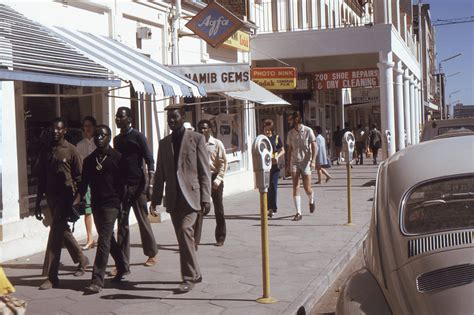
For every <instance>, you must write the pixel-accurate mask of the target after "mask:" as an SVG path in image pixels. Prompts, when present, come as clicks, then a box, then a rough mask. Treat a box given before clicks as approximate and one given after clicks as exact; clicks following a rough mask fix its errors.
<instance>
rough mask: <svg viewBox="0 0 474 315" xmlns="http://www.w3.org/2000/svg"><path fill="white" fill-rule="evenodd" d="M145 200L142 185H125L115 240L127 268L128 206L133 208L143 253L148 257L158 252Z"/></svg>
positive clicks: (128, 262) (128, 248)
mask: <svg viewBox="0 0 474 315" xmlns="http://www.w3.org/2000/svg"><path fill="white" fill-rule="evenodd" d="M146 202H147V200H146V196H145V194H144V187H143V185H134V186H127V187H126V191H125V198H124V200H123V201H122V214H121V215H120V216H119V220H118V235H117V242H118V244H119V246H120V248H121V249H122V253H123V256H124V259H125V265H126V267H127V269H128V268H129V264H130V225H129V214H130V208H133V212H134V213H135V217H136V218H137V223H138V228H139V230H140V237H141V240H142V247H143V253H144V254H145V255H146V256H148V257H155V256H156V255H157V254H158V246H157V245H156V241H155V236H154V235H153V231H152V229H151V224H150V220H149V219H148V211H147V204H146Z"/></svg>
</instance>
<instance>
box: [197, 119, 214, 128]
mask: <svg viewBox="0 0 474 315" xmlns="http://www.w3.org/2000/svg"><path fill="white" fill-rule="evenodd" d="M204 124H207V125H208V126H209V128H210V127H211V122H210V121H209V120H208V119H202V120H200V121H199V122H198V124H197V127H198V130H199V129H200V128H201V126H202V125H204Z"/></svg>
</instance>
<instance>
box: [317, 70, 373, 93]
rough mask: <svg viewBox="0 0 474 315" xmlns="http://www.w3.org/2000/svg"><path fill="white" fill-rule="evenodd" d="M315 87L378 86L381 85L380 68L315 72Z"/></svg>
mask: <svg viewBox="0 0 474 315" xmlns="http://www.w3.org/2000/svg"><path fill="white" fill-rule="evenodd" d="M313 80H314V89H315V90H329V89H342V88H358V87H376V86H378V85H379V70H378V69H376V68H375V69H355V70H340V71H323V72H315V73H313Z"/></svg>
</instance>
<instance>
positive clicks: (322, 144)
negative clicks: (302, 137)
mask: <svg viewBox="0 0 474 315" xmlns="http://www.w3.org/2000/svg"><path fill="white" fill-rule="evenodd" d="M314 130H315V131H316V144H317V147H318V150H317V151H318V153H317V154H316V170H317V172H318V181H317V182H316V184H321V177H322V174H324V176H326V183H327V182H329V180H330V179H331V178H332V176H331V175H329V172H328V171H327V170H326V168H329V167H331V160H330V159H329V157H328V154H327V151H326V140H325V139H324V137H323V135H322V132H323V128H321V126H316V127H315V128H314Z"/></svg>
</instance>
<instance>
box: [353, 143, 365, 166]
mask: <svg viewBox="0 0 474 315" xmlns="http://www.w3.org/2000/svg"><path fill="white" fill-rule="evenodd" d="M364 147H365V144H364V142H356V143H355V149H356V158H357V160H358V161H357V163H359V164H360V165H362V164H364Z"/></svg>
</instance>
